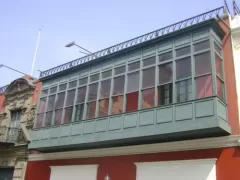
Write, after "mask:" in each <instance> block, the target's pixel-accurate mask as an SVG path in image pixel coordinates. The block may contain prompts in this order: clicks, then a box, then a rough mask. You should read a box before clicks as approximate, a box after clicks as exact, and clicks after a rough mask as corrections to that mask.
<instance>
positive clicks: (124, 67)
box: [115, 66, 126, 75]
mask: <svg viewBox="0 0 240 180" xmlns="http://www.w3.org/2000/svg"><path fill="white" fill-rule="evenodd" d="M125 71H126V66H122V67H119V68H115V75H117V74H122V73H124V72H125Z"/></svg>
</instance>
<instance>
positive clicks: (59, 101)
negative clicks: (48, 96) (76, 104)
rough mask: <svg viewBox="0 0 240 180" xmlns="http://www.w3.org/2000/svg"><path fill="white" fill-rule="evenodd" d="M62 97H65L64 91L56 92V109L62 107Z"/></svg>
mask: <svg viewBox="0 0 240 180" xmlns="http://www.w3.org/2000/svg"><path fill="white" fill-rule="evenodd" d="M64 98H65V92H62V93H58V96H57V101H56V109H58V108H61V107H63V103H64Z"/></svg>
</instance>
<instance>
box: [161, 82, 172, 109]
mask: <svg viewBox="0 0 240 180" xmlns="http://www.w3.org/2000/svg"><path fill="white" fill-rule="evenodd" d="M172 94H173V93H172V83H170V84H165V85H161V86H158V105H159V106H161V105H167V104H171V103H172Z"/></svg>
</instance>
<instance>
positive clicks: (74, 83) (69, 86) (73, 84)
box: [68, 81, 77, 88]
mask: <svg viewBox="0 0 240 180" xmlns="http://www.w3.org/2000/svg"><path fill="white" fill-rule="evenodd" d="M76 86H77V81H72V82H69V85H68V88H74V87H76Z"/></svg>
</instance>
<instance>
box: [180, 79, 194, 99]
mask: <svg viewBox="0 0 240 180" xmlns="http://www.w3.org/2000/svg"><path fill="white" fill-rule="evenodd" d="M176 85H177V87H176V88H177V102H184V101H188V100H191V98H192V80H191V79H188V80H185V81H180V82H177V83H176Z"/></svg>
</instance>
